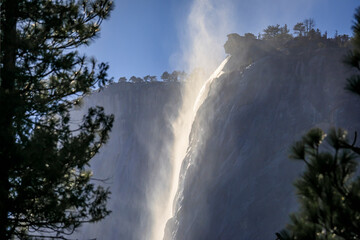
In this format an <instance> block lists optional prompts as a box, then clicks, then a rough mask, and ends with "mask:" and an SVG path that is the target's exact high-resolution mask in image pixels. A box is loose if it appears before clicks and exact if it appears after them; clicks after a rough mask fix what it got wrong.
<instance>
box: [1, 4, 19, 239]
mask: <svg viewBox="0 0 360 240" xmlns="http://www.w3.org/2000/svg"><path fill="white" fill-rule="evenodd" d="M17 11H18V0H5V1H3V3H2V9H1V12H2V13H4V14H2V15H1V17H3V16H4V20H3V21H2V23H1V32H2V39H1V41H2V42H1V51H2V52H1V53H2V56H3V58H2V59H1V63H2V69H1V73H0V74H1V79H0V113H1V115H0V239H9V238H10V228H11V226H10V222H9V219H8V215H9V208H10V207H11V204H10V202H9V190H10V183H9V176H10V175H9V173H10V169H11V165H12V164H13V161H14V159H13V158H14V157H13V156H14V149H15V139H16V138H15V132H14V128H13V118H14V113H15V103H14V102H15V101H14V99H13V97H14V95H15V91H14V90H15V89H14V86H15V79H16V68H15V62H16V42H17V41H16V23H17Z"/></svg>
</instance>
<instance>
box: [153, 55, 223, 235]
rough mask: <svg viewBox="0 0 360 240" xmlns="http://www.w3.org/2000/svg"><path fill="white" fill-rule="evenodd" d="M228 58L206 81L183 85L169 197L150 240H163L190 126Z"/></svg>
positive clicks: (156, 218)
mask: <svg viewBox="0 0 360 240" xmlns="http://www.w3.org/2000/svg"><path fill="white" fill-rule="evenodd" d="M229 58H230V56H228V57H227V58H226V59H225V60H224V61H223V62H222V63H221V64H220V65H219V67H218V68H217V69H216V70H215V72H214V73H213V74H212V75H211V76H210V78H208V79H207V80H206V81H204V82H202V83H200V84H199V82H197V81H199V80H201V79H202V78H199V76H197V79H190V80H189V81H187V82H186V83H185V86H184V92H183V104H182V106H181V108H180V110H179V115H178V118H177V119H176V120H175V121H174V122H173V124H172V127H173V133H174V143H173V147H172V154H171V161H172V169H171V172H172V174H171V187H170V190H169V195H168V196H169V197H168V199H167V200H166V202H165V204H164V205H163V206H162V207H163V209H164V210H163V212H162V214H161V216H160V215H159V216H154V218H153V220H154V226H153V232H152V237H151V239H152V240H159V239H163V236H164V229H165V226H166V223H167V221H168V220H169V219H170V218H172V217H173V216H174V207H173V204H174V202H175V200H176V199H175V198H176V193H177V191H178V186H179V177H180V176H179V175H180V169H181V164H182V161H183V159H184V158H185V155H186V152H187V149H188V145H189V135H190V131H191V127H192V124H193V122H194V119H195V116H196V112H197V110H198V108H199V107H200V106H201V104H202V103H203V101H204V100H205V99H206V97H207V94H208V91H209V88H210V84H211V82H212V81H213V80H214V79H215V78H218V77H219V76H221V75H222V74H223V68H224V66H225V64H226V63H227V62H228V60H229Z"/></svg>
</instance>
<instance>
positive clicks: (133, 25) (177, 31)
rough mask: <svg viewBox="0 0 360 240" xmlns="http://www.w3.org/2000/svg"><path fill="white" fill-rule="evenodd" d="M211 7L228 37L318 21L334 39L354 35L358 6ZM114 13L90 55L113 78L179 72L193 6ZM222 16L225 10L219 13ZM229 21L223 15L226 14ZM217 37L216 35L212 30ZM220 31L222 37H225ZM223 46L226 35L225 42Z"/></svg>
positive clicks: (346, 2)
mask: <svg viewBox="0 0 360 240" xmlns="http://www.w3.org/2000/svg"><path fill="white" fill-rule="evenodd" d="M199 1H206V2H208V1H209V2H212V6H211V7H212V8H211V11H208V12H207V15H206V16H205V20H206V21H207V20H209V22H211V20H214V21H217V19H215V18H216V17H218V16H217V15H216V14H217V11H218V9H221V11H224V9H225V13H226V14H225V15H226V18H227V19H226V21H227V22H229V23H230V24H229V26H230V27H229V29H230V30H229V33H231V32H236V33H239V34H244V33H246V32H252V33H254V34H255V35H257V34H258V33H261V32H262V30H263V29H264V28H266V27H267V26H268V25H275V24H280V25H284V24H285V23H287V24H288V26H289V27H290V28H291V29H292V27H293V26H294V25H295V24H296V23H297V22H301V21H303V20H304V19H306V18H310V17H311V18H314V19H315V24H316V28H319V29H320V30H321V31H322V32H324V31H328V36H333V35H334V33H335V30H338V32H339V33H340V34H343V33H346V34H349V35H351V33H352V31H351V25H352V20H353V15H354V11H355V8H356V7H357V6H360V1H358V0H199ZM114 2H115V9H114V11H113V12H112V15H111V17H110V19H109V20H107V21H104V22H103V25H102V29H101V33H100V37H99V38H98V39H96V40H95V42H94V43H92V44H91V45H90V47H88V48H86V49H85V51H86V54H87V55H90V56H95V58H96V59H98V60H99V61H103V62H108V63H109V64H110V70H109V75H110V76H113V77H114V80H115V81H117V79H118V78H119V77H120V76H126V77H127V78H129V77H130V76H132V75H135V76H138V77H143V76H145V75H148V74H149V75H156V76H160V75H161V73H162V72H164V71H172V70H174V69H178V70H183V69H179V67H178V66H179V62H180V60H179V61H178V59H177V58H178V57H179V54H181V51H182V50H183V49H184V48H185V49H186V44H187V43H186V42H185V41H184V38H185V37H186V36H184V35H186V31H187V29H188V21H187V19H188V15H189V13H190V11H191V7H192V4H193V0H115V1H114ZM219 11H220V10H219ZM223 15H224V14H223ZM212 30H213V31H214V32H215V33H216V30H217V29H212ZM220 32H221V31H219V33H220ZM221 38H222V39H223V42H222V43H221V44H224V43H225V41H226V34H224V36H221Z"/></svg>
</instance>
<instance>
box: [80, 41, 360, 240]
mask: <svg viewBox="0 0 360 240" xmlns="http://www.w3.org/2000/svg"><path fill="white" fill-rule="evenodd" d="M244 41H245V42H244ZM311 46H312V47H307V46H306V44H302V45H301V47H298V46H296V45H295V46H294V45H292V46H291V47H288V48H287V47H286V46H285V47H284V48H282V49H277V48H274V47H272V46H271V45H266V44H264V43H262V42H259V41H255V40H244V39H243V38H239V37H238V36H236V35H229V41H228V42H227V43H226V44H225V50H226V52H227V53H228V54H230V58H229V60H228V62H227V63H226V64H225V66H224V68H223V72H224V73H223V74H222V75H221V76H220V77H218V78H216V79H214V80H213V81H212V83H211V85H210V86H209V91H208V93H207V96H206V97H205V99H204V102H203V104H202V105H201V106H200V107H199V109H198V111H197V113H196V117H195V120H194V122H193V125H192V131H191V134H190V136H189V137H190V143H189V146H188V151H187V155H186V157H185V159H184V161H183V164H182V170H181V173H180V176H179V177H180V183H179V189H178V192H177V198H176V201H175V202H174V213H175V214H174V216H173V218H171V219H170V220H169V221H168V223H167V226H166V229H165V236H164V239H166V240H170V239H177V240H186V239H189V240H201V239H204V240H205V239H206V240H209V239H243V240H264V239H265V240H266V239H269V240H270V239H274V238H275V237H274V233H275V232H276V231H278V230H280V229H282V228H283V227H284V226H285V224H286V223H287V222H288V215H289V213H290V212H292V211H295V210H296V207H297V202H296V201H297V200H296V196H295V191H294V187H293V186H292V182H293V181H294V179H296V177H297V176H298V175H299V174H300V173H301V171H302V169H303V165H302V164H301V163H298V162H294V161H291V160H289V159H288V154H289V147H290V146H291V144H292V143H293V142H294V141H295V140H297V139H299V138H300V137H301V136H302V135H303V134H304V133H306V132H307V131H308V130H309V129H310V128H313V127H320V128H322V129H324V130H327V129H329V128H330V127H333V126H335V127H342V128H345V129H347V130H348V131H349V132H350V133H351V132H353V131H355V130H358V129H359V128H360V122H359V121H358V119H359V117H360V112H359V111H358V109H357V105H358V104H359V103H360V100H359V99H358V98H357V97H355V96H352V95H351V94H349V93H348V92H346V91H345V90H344V85H345V79H346V77H347V76H349V75H350V74H351V71H350V69H348V68H347V67H345V66H344V65H343V63H342V57H343V55H344V54H345V53H346V51H347V50H346V48H339V47H314V44H312V45H311ZM182 84H183V83H160V82H159V83H151V84H146V83H138V84H130V83H118V84H113V85H111V86H109V87H107V88H106V89H104V90H102V91H101V92H98V93H94V94H92V95H91V96H89V97H88V98H87V99H85V104H84V108H86V107H87V106H91V105H102V106H104V107H105V109H106V110H107V112H111V113H114V114H115V123H114V128H113V130H112V133H111V136H110V141H109V143H108V144H107V145H106V146H105V147H104V148H103V149H102V150H101V153H100V154H99V155H98V156H96V159H94V161H93V163H92V167H93V169H94V176H96V177H97V178H108V180H107V181H108V186H110V187H111V190H112V196H111V200H110V201H109V207H110V209H112V210H113V213H112V215H111V216H110V217H108V218H107V219H105V220H104V221H103V222H100V223H98V224H95V225H87V226H85V227H84V228H83V231H82V233H81V239H88V238H97V239H149V238H148V236H149V235H148V234H149V232H151V230H150V229H151V226H152V225H151V222H152V212H153V210H152V208H153V205H152V203H154V202H156V201H157V200H158V196H157V195H158V193H160V192H162V190H164V189H166V188H167V187H168V182H167V179H169V176H170V174H171V173H170V172H169V169H170V165H171V159H170V156H171V155H170V149H169V146H170V145H171V142H172V141H173V135H172V126H171V122H172V120H173V119H175V118H176V117H177V111H178V108H179V106H180V103H181V85H182ZM79 113H81V110H79V111H78V112H77V113H76V114H75V113H74V114H75V115H79ZM165 197H166V196H165Z"/></svg>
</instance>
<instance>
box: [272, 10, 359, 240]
mask: <svg viewBox="0 0 360 240" xmlns="http://www.w3.org/2000/svg"><path fill="white" fill-rule="evenodd" d="M353 30H354V37H353V49H352V51H351V53H350V54H349V55H348V57H347V59H346V61H345V62H346V63H347V64H348V65H350V66H351V67H354V68H355V69H357V70H359V71H360V8H358V9H357V10H356V14H355V24H354V26H353ZM346 89H348V90H350V91H351V92H353V93H355V94H360V75H354V76H352V77H351V78H349V79H348V84H347V87H346ZM346 135H347V133H346V131H344V130H342V129H338V130H335V129H331V130H330V132H329V136H328V137H326V138H327V142H328V144H329V145H330V146H331V150H330V151H329V150H328V151H324V150H327V149H328V148H326V149H325V148H321V146H322V145H323V144H324V143H323V140H324V137H325V134H324V132H323V131H322V130H320V129H313V130H310V131H309V133H308V134H307V135H305V136H304V137H303V138H302V140H301V141H299V142H297V143H295V144H294V146H293V147H292V155H291V157H292V158H293V159H297V160H301V161H303V162H304V163H305V164H306V169H305V171H304V173H303V174H302V176H301V177H300V179H298V180H297V181H296V182H295V187H296V189H297V193H298V195H299V202H300V210H299V212H298V213H295V214H292V215H291V216H290V219H291V222H290V223H289V224H288V226H287V227H286V229H284V230H282V231H281V232H279V233H276V236H277V240H290V239H297V240H307V239H319V240H320V239H324V240H325V239H326V240H348V239H360V176H359V173H358V160H357V159H356V158H358V157H359V155H360V147H358V146H356V139H357V134H356V132H355V137H354V140H353V142H352V143H351V144H350V143H349V142H348V139H347V137H346Z"/></svg>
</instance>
